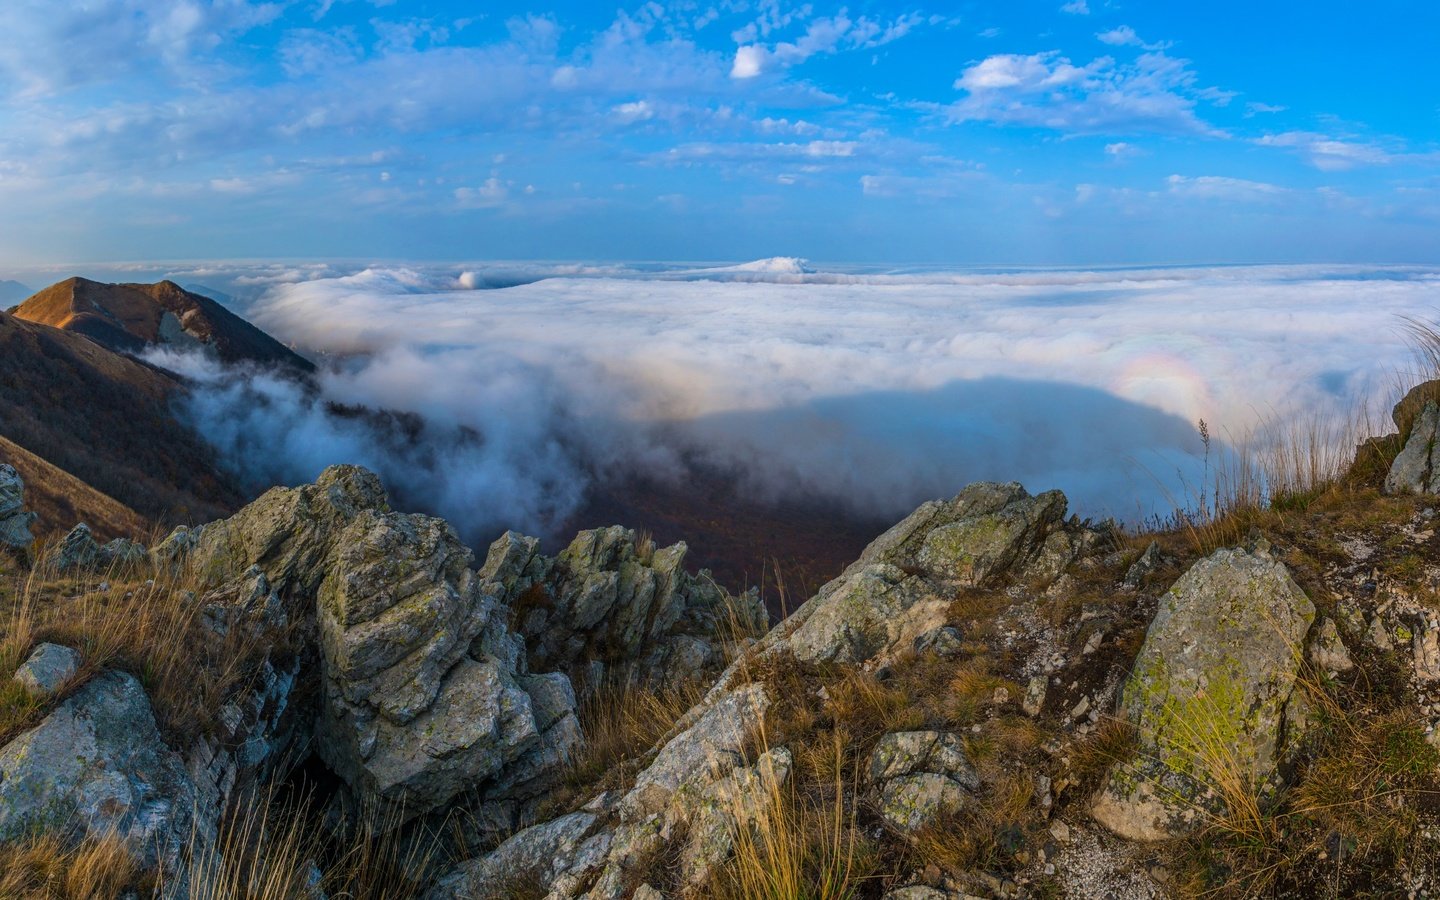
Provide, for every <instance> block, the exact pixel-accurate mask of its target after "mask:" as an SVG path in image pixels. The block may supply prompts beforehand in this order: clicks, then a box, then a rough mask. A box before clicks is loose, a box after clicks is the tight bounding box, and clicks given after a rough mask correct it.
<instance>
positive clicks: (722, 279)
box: [189, 260, 1440, 540]
mask: <svg viewBox="0 0 1440 900" xmlns="http://www.w3.org/2000/svg"><path fill="white" fill-rule="evenodd" d="M501 271H502V272H504V273H505V274H506V278H496V279H494V280H495V281H496V282H499V283H504V282H506V281H507V280H508V281H511V282H513V281H516V280H518V279H517V278H516V277H515V276H516V274H517V273H516V272H515V267H509V268H508V269H502V270H501ZM246 277H253V275H252V276H246ZM535 279H536V280H533V281H530V282H529V283H524V284H516V285H515V286H509V287H499V288H494V289H489V290H472V289H467V286H480V285H484V284H486V283H487V282H488V281H490V280H491V279H490V278H489V276H487V274H486V273H485V272H484V270H483V269H479V268H476V269H470V270H467V271H456V270H454V269H445V270H426V269H419V268H366V269H362V270H359V271H354V272H353V273H351V274H344V275H340V276H338V277H324V278H317V279H313V280H305V281H297V282H295V283H285V284H280V285H278V286H275V287H272V288H271V289H269V291H268V292H267V293H266V294H264V295H263V296H262V297H261V298H260V299H259V300H258V301H257V302H256V303H255V304H254V305H253V306H252V307H251V315H252V316H253V317H254V318H255V320H256V321H257V322H258V324H260V325H261V326H262V327H264V328H266V329H267V330H269V331H271V332H272V333H273V334H276V335H277V336H279V337H281V338H282V339H284V340H287V341H291V342H294V343H296V344H297V345H299V346H301V347H304V348H308V349H310V350H312V351H314V352H318V353H319V354H322V355H323V356H324V357H327V358H328V359H329V360H330V361H331V365H330V366H329V368H328V370H327V373H326V374H325V375H324V376H323V378H322V380H321V385H320V393H319V394H318V395H306V394H304V393H303V392H301V391H299V390H298V389H296V388H295V387H293V386H292V385H289V384H288V383H284V382H279V381H276V380H274V379H269V378H266V377H264V376H255V375H252V376H250V377H248V378H247V379H245V380H241V381H237V380H236V379H235V378H234V377H232V376H231V375H230V374H223V375H222V374H221V373H215V372H210V373H208V374H207V373H205V372H202V371H198V370H196V369H194V364H193V363H191V364H189V365H191V367H192V369H191V370H192V372H194V373H195V374H199V375H201V376H202V379H203V380H204V382H205V383H206V384H207V387H206V388H205V389H204V390H202V391H201V392H199V394H198V396H199V400H197V403H196V406H195V408H194V409H193V410H192V414H193V415H195V417H196V418H197V421H198V422H199V424H200V425H201V427H202V428H203V429H205V430H206V432H207V433H208V434H209V435H210V436H211V438H212V440H213V441H215V442H216V443H217V444H218V445H219V446H221V447H222V448H223V449H224V450H225V452H226V453H227V455H228V457H229V458H230V459H231V460H232V462H233V463H234V464H235V465H237V466H240V467H242V468H244V469H245V471H247V472H249V473H250V474H252V475H253V476H255V477H256V478H257V479H258V480H262V481H264V480H279V481H291V482H295V481H300V480H304V479H307V478H310V477H313V475H314V474H315V473H316V472H318V470H319V469H320V468H321V467H323V466H324V465H326V464H328V463H332V462H339V461H360V462H365V463H367V464H369V465H372V466H375V467H377V468H379V469H381V470H382V471H383V472H385V474H386V476H387V479H388V480H390V481H391V482H392V483H393V484H398V485H399V486H400V487H401V488H402V489H404V490H406V491H407V492H408V493H409V494H410V495H411V496H414V497H417V498H419V499H420V500H421V501H422V502H423V503H424V504H425V505H426V506H427V507H428V508H431V509H434V510H436V511H438V512H441V513H442V514H444V515H446V516H447V517H450V518H452V519H454V520H455V521H457V522H458V523H460V524H461V525H462V527H465V528H467V529H468V530H469V531H470V533H471V536H473V537H474V538H476V539H477V540H478V539H481V538H484V537H486V536H487V535H490V534H492V533H493V531H494V530H495V529H498V528H501V527H520V528H525V529H529V530H532V531H540V532H546V531H549V530H552V529H554V528H556V527H558V525H559V524H560V523H562V522H563V520H564V518H565V517H566V515H567V514H568V513H570V512H571V511H573V509H574V508H575V506H576V505H577V504H578V503H579V502H580V499H581V496H582V494H583V491H584V490H585V488H586V487H587V486H588V485H590V484H592V483H594V482H595V481H597V480H602V481H603V480H606V479H610V478H614V477H616V476H618V475H621V474H629V473H636V472H639V473H644V474H646V475H648V476H651V477H653V478H660V479H665V478H669V479H672V480H674V481H675V483H676V484H677V486H681V485H683V479H684V477H685V476H686V474H687V472H688V471H690V467H691V466H693V465H694V464H696V463H704V464H706V465H708V466H713V467H719V468H723V469H727V470H729V471H732V472H734V473H735V474H736V475H737V476H738V477H739V479H740V483H741V485H742V489H744V490H748V491H750V492H752V493H753V494H754V495H755V496H756V497H759V498H770V499H775V500H785V499H791V498H796V497H807V498H812V499H813V498H817V497H821V498H827V499H839V500H841V501H843V502H845V503H848V504H850V505H851V507H852V508H854V509H855V510H856V511H857V512H862V513H865V514H875V515H884V516H898V515H901V514H903V513H905V512H907V511H908V510H909V509H911V508H913V506H915V505H916V504H917V503H918V502H920V501H922V500H924V499H928V498H931V497H936V496H942V495H949V494H952V493H954V492H955V491H957V490H958V489H959V488H960V487H962V486H963V485H964V484H966V483H968V482H969V481H972V480H977V479H1001V480H1009V479H1017V480H1021V481H1023V482H1024V483H1026V485H1027V487H1029V488H1031V489H1032V490H1043V489H1047V488H1050V487H1060V488H1063V489H1065V490H1066V491H1067V492H1068V493H1069V494H1070V495H1071V497H1072V500H1073V501H1074V503H1075V504H1076V507H1077V508H1078V510H1079V511H1080V512H1082V513H1083V514H1087V515H1094V516H1101V515H1115V516H1118V517H1122V518H1127V519H1132V520H1133V519H1137V518H1143V517H1145V516H1148V515H1151V514H1154V513H1164V512H1168V511H1169V510H1170V509H1171V508H1172V507H1173V505H1174V504H1175V503H1177V502H1183V501H1184V500H1186V499H1189V498H1190V497H1192V496H1193V494H1194V493H1196V492H1198V490H1199V487H1200V484H1201V482H1202V481H1203V461H1202V455H1201V454H1202V450H1201V446H1200V444H1199V440H1198V437H1197V434H1196V430H1195V423H1196V422H1197V420H1199V419H1201V418H1204V419H1206V420H1207V421H1208V422H1209V423H1210V426H1211V430H1212V432H1213V433H1214V434H1215V435H1216V436H1217V443H1220V444H1223V443H1224V442H1225V441H1226V440H1227V437H1229V436H1234V435H1240V434H1243V433H1245V432H1247V431H1248V430H1251V429H1253V428H1255V427H1257V426H1258V425H1260V424H1262V423H1265V422H1268V421H1273V420H1277V419H1278V420H1282V421H1284V420H1288V419H1290V418H1292V417H1294V416H1296V415H1300V414H1305V415H1309V414H1311V412H1313V411H1314V410H1327V409H1339V410H1343V411H1347V412H1348V411H1349V410H1351V409H1352V408H1353V406H1354V404H1355V403H1356V402H1357V401H1359V400H1362V399H1366V398H1378V397H1383V396H1384V395H1386V394H1387V392H1388V391H1389V390H1391V388H1392V386H1393V384H1394V382H1395V379H1396V370H1397V368H1399V367H1401V366H1403V364H1404V362H1405V360H1406V359H1407V352H1406V350H1405V347H1404V341H1403V338H1402V337H1401V335H1400V333H1399V332H1398V330H1397V328H1396V327H1395V326H1396V322H1397V319H1396V317H1397V316H1398V315H1401V314H1425V313H1427V312H1429V310H1430V307H1431V304H1432V303H1433V298H1434V296H1435V291H1436V289H1437V286H1440V273H1437V272H1435V271H1432V270H1426V269H1415V268H1400V269H1390V270H1378V269H1367V268H1356V267H1331V268H1317V267H1251V268H1212V269H1149V270H1124V271H1074V272H1064V271H1046V270H1038V271H1029V272H1025V271H1020V272H1013V271H1012V272H995V273H985V272H958V271H955V272H905V271H889V272H883V273H882V272H873V271H858V270H852V271H835V270H824V269H821V270H819V271H817V270H816V269H815V268H814V267H811V266H808V265H806V264H804V263H803V262H802V261H799V260H767V261H761V262H757V263H753V264H748V265H744V266H732V267H724V268H719V269H673V268H667V269H652V270H639V269H623V268H618V267H596V268H593V269H588V270H576V271H572V272H570V273H568V274H565V275H562V276H559V277H555V276H554V275H553V273H546V272H537V273H536V274H535ZM327 404H328V405H330V406H332V407H333V405H335V404H340V405H345V406H357V405H358V406H366V407H371V408H376V409H387V410H393V411H399V412H402V413H412V414H416V415H418V416H419V417H421V418H422V419H423V421H424V423H425V424H424V427H423V428H419V429H416V428H414V427H411V428H408V429H407V428H405V427H399V426H396V427H389V428H382V429H380V431H379V432H377V431H376V430H375V428H374V427H373V423H370V422H367V421H365V420H359V419H353V418H352V419H349V420H345V419H337V418H336V417H335V416H334V415H333V414H328V413H327V412H326V409H327ZM403 424H404V423H403V422H402V423H400V425H401V426H403ZM377 435H378V436H377ZM1212 462H1213V461H1212Z"/></svg>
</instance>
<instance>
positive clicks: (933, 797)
mask: <svg viewBox="0 0 1440 900" xmlns="http://www.w3.org/2000/svg"><path fill="white" fill-rule="evenodd" d="M868 774H869V780H870V783H871V784H872V785H873V786H874V787H875V796H876V800H875V807H876V811H877V812H878V813H879V814H880V817H881V818H883V819H884V820H885V821H886V822H887V823H889V824H890V825H891V827H893V828H895V829H897V830H899V831H901V832H903V833H910V832H913V831H915V830H917V829H919V828H922V827H924V826H925V825H928V824H930V823H931V822H933V821H935V820H936V819H937V818H939V817H940V816H942V815H946V814H949V813H954V812H956V811H958V810H960V809H961V808H963V807H964V806H965V804H966V802H967V801H968V800H969V798H970V792H971V791H974V790H976V789H978V788H979V787H980V777H979V775H977V774H976V772H975V768H974V766H972V765H971V764H970V760H969V758H968V757H967V756H966V755H965V746H964V744H963V743H962V742H961V741H960V739H959V737H957V736H956V735H954V734H951V733H949V732H937V731H905V732H895V733H892V734H887V735H885V736H884V737H882V738H881V739H880V741H879V743H878V744H876V746H875V750H874V751H873V752H872V753H871V754H870V765H869V769H868Z"/></svg>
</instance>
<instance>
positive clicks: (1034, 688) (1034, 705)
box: [1020, 675, 1050, 717]
mask: <svg viewBox="0 0 1440 900" xmlns="http://www.w3.org/2000/svg"><path fill="white" fill-rule="evenodd" d="M1049 686H1050V679H1048V678H1046V677H1045V676H1044V675H1032V676H1031V677H1030V681H1029V682H1027V683H1026V685H1025V699H1024V700H1022V701H1021V703H1020V708H1021V709H1023V710H1024V711H1025V715H1027V716H1032V717H1033V716H1038V715H1040V711H1041V710H1042V709H1044V708H1045V694H1046V691H1047V689H1048V688H1049Z"/></svg>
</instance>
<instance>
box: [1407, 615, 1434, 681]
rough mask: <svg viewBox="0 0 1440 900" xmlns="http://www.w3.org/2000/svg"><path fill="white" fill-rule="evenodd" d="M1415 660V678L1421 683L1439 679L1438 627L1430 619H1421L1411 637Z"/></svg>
mask: <svg viewBox="0 0 1440 900" xmlns="http://www.w3.org/2000/svg"><path fill="white" fill-rule="evenodd" d="M1410 646H1411V652H1412V654H1413V656H1414V662H1415V679H1416V680H1417V681H1419V682H1420V683H1422V684H1430V683H1433V682H1436V681H1440V627H1437V625H1436V623H1435V622H1434V621H1432V620H1431V619H1428V618H1427V619H1423V620H1422V621H1421V622H1420V624H1419V625H1418V626H1417V627H1416V628H1415V635H1414V637H1413V638H1412V639H1411V645H1410Z"/></svg>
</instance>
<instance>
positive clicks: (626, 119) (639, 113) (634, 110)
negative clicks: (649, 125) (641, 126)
mask: <svg viewBox="0 0 1440 900" xmlns="http://www.w3.org/2000/svg"><path fill="white" fill-rule="evenodd" d="M610 112H611V114H612V115H613V116H614V117H615V120H616V121H617V122H619V123H621V124H622V125H630V124H633V123H635V122H643V121H645V120H646V119H653V118H655V108H654V107H653V106H651V105H650V104H649V102H647V101H645V100H634V101H631V102H630V103H621V104H619V105H617V106H612V107H611V108H610Z"/></svg>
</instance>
